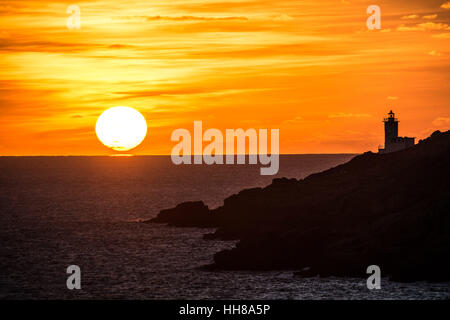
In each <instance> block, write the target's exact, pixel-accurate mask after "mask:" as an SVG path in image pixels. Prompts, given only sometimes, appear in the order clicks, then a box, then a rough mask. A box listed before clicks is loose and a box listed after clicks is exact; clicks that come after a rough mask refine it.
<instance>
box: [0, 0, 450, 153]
mask: <svg viewBox="0 0 450 320" xmlns="http://www.w3.org/2000/svg"><path fill="white" fill-rule="evenodd" d="M130 3H133V4H130ZM69 4H77V5H79V6H80V8H81V23H82V26H81V29H80V30H72V31H71V30H68V29H67V27H66V20H67V17H68V16H69V15H68V14H66V9H67V6H68V5H69ZM371 4H377V5H379V6H380V7H381V19H382V22H381V23H382V30H373V31H370V30H368V29H367V27H366V19H367V16H368V15H367V14H366V8H367V7H368V6H369V5H371ZM449 24H450V2H449V3H446V1H444V0H439V1H434V0H409V1H399V0H391V1H375V0H373V1H372V0H371V1H353V0H348V1H347V0H335V1H328V0H327V1H315V0H308V1H294V0H277V1H273V0H233V1H223V0H222V1H221V0H195V1H181V0H170V1H167V0H166V1H162V0H155V1H151V0H145V1H124V0H114V1H112V0H111V1H105V0H99V1H76V0H73V1H70V2H69V1H64V2H63V1H46V0H42V1H0V91H1V94H0V108H1V109H0V110H1V113H0V155H69V154H70V155H78V154H79V155H89V154H109V153H111V151H109V150H108V149H107V148H105V147H104V146H103V145H102V144H101V143H100V142H99V141H98V139H97V137H96V135H95V123H96V120H97V117H98V116H99V115H100V114H101V113H102V112H103V111H104V110H105V109H107V108H110V107H113V106H130V107H133V108H136V109H137V110H139V111H140V112H141V113H142V114H143V115H144V116H145V117H146V119H147V122H148V125H149V131H148V136H147V139H146V140H145V141H144V143H143V144H142V145H141V146H139V147H138V148H137V149H135V150H134V153H135V154H170V151H171V149H172V147H173V146H174V144H175V143H174V142H171V141H170V135H171V133H172V131H173V130H174V129H176V128H187V129H191V130H192V126H193V121H194V120H202V121H203V126H204V128H218V129H221V130H223V131H225V129H226V128H244V129H247V128H269V129H270V128H274V129H280V151H281V153H340V152H364V151H367V150H373V151H375V150H376V148H377V147H378V145H379V144H382V143H383V127H382V123H381V120H382V118H383V117H384V116H385V113H387V112H388V111H389V109H390V108H391V107H390V106H392V109H393V110H394V111H395V112H396V115H397V116H398V117H399V118H400V121H401V122H400V129H399V131H400V135H405V136H415V137H418V138H423V137H425V136H427V135H429V134H430V133H431V132H432V131H433V130H435V129H441V130H443V129H448V128H450V106H449V100H450V99H449V98H450V90H449V83H450V82H449V74H450V72H449V71H450V68H449V67H450V50H449V49H450V46H449V42H450V27H449Z"/></svg>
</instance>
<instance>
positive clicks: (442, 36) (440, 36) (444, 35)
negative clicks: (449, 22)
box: [432, 33, 450, 39]
mask: <svg viewBox="0 0 450 320" xmlns="http://www.w3.org/2000/svg"><path fill="white" fill-rule="evenodd" d="M432 37H433V38H438V39H450V33H439V34H433V35H432Z"/></svg>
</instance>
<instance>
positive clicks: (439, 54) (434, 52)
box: [428, 50, 442, 57]
mask: <svg viewBox="0 0 450 320" xmlns="http://www.w3.org/2000/svg"><path fill="white" fill-rule="evenodd" d="M428 54H429V55H430V56H436V57H439V56H441V55H442V54H441V53H440V52H437V51H436V50H431V51H430V52H428Z"/></svg>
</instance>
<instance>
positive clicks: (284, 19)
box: [273, 14, 294, 21]
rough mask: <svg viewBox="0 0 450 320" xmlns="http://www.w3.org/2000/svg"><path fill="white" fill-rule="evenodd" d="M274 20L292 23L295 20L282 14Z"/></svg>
mask: <svg viewBox="0 0 450 320" xmlns="http://www.w3.org/2000/svg"><path fill="white" fill-rule="evenodd" d="M273 20H274V21H292V20H294V18H293V17H291V16H289V15H287V14H281V15H279V16H276V17H274V18H273Z"/></svg>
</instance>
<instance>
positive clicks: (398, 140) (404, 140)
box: [378, 110, 415, 153]
mask: <svg viewBox="0 0 450 320" xmlns="http://www.w3.org/2000/svg"><path fill="white" fill-rule="evenodd" d="M383 122H384V148H379V149H378V152H379V153H390V152H394V151H399V150H403V149H406V148H409V147H412V146H413V145H414V139H415V138H411V137H399V136H398V119H397V118H396V117H395V113H394V112H393V111H392V110H391V111H390V112H389V113H388V117H387V118H384V119H383Z"/></svg>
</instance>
